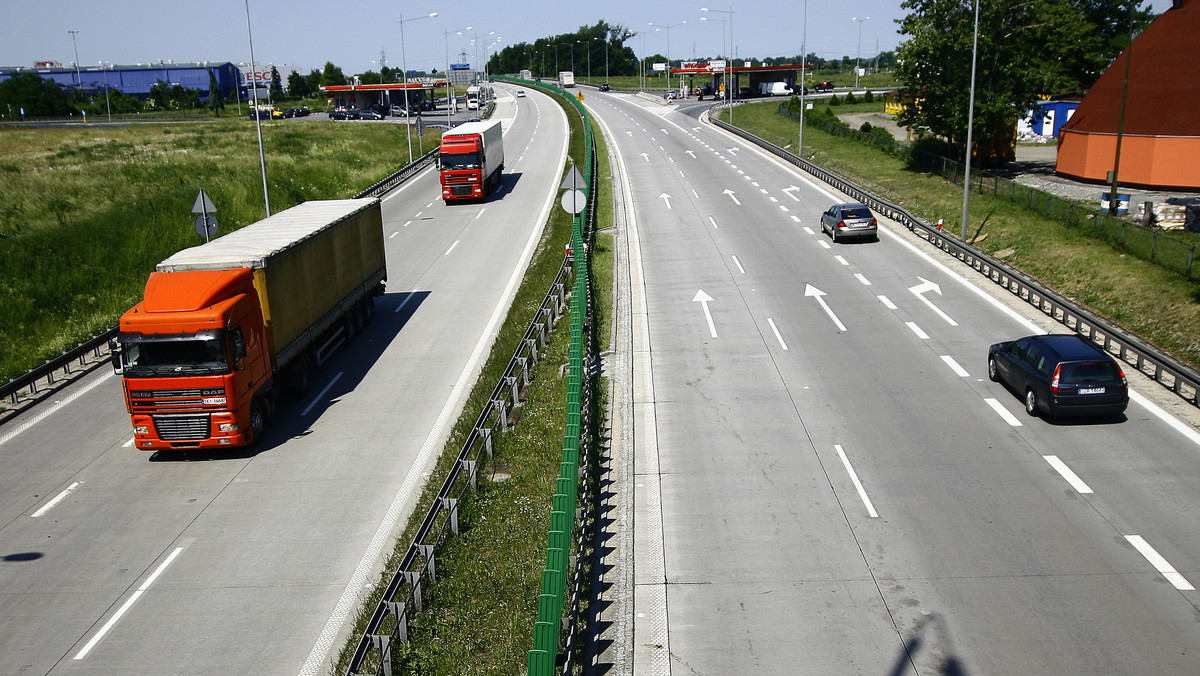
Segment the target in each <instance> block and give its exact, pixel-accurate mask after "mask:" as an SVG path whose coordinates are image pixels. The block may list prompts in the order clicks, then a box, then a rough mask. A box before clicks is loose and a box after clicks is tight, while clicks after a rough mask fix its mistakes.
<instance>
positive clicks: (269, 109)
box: [250, 106, 283, 120]
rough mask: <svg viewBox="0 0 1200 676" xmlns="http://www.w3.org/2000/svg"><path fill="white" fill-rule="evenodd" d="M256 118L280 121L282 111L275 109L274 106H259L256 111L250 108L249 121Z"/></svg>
mask: <svg viewBox="0 0 1200 676" xmlns="http://www.w3.org/2000/svg"><path fill="white" fill-rule="evenodd" d="M256 118H257V119H259V120H282V119H283V111H282V110H279V109H277V108H276V107H275V106H259V107H258V110H257V111H256V110H255V109H253V108H251V109H250V119H251V120H253V119H256Z"/></svg>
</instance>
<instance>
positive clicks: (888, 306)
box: [876, 296, 896, 310]
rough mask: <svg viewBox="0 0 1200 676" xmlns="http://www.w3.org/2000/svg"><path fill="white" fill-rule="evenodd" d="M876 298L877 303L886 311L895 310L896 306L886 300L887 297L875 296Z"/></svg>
mask: <svg viewBox="0 0 1200 676" xmlns="http://www.w3.org/2000/svg"><path fill="white" fill-rule="evenodd" d="M876 298H878V299H879V302H880V303H883V306H884V307H886V308H887V309H889V310H895V309H896V304H895V303H893V302H892V301H890V300H888V297H887V296H876Z"/></svg>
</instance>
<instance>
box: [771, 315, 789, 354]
mask: <svg viewBox="0 0 1200 676" xmlns="http://www.w3.org/2000/svg"><path fill="white" fill-rule="evenodd" d="M767 323H768V324H770V325H771V331H772V332H773V333H774V334H775V340H778V341H779V346H780V347H782V348H783V349H784V351H786V350H787V349H788V346H787V343H785V342H783V336H781V335H779V329H777V328H775V320H774V319H771V318H770V317H767Z"/></svg>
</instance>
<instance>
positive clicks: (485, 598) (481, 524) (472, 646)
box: [337, 102, 612, 674]
mask: <svg viewBox="0 0 1200 676" xmlns="http://www.w3.org/2000/svg"><path fill="white" fill-rule="evenodd" d="M561 105H564V107H565V109H566V112H567V119H568V120H569V121H570V125H571V141H570V146H569V150H568V152H569V153H570V156H571V157H572V158H573V159H574V160H575V162H576V163H577V164H578V163H581V162H582V161H583V150H584V142H583V131H582V122H581V121H580V119H579V116H578V114H577V113H576V112H575V111H574V109H573V108H571V107H569V106H567V105H566V104H565V102H564V103H562V104H561ZM600 167H601V168H600V175H601V177H603V176H606V175H607V174H608V169H607V162H606V161H603V159H602V163H601V165H600ZM602 183H603V181H602ZM602 190H603V188H602ZM608 194H609V195H611V193H608ZM603 195H604V193H602V194H601V195H599V196H598V197H599V198H600V201H603V200H604V199H605V198H604V197H603ZM607 199H611V197H608V198H607ZM608 212H610V213H611V208H610V209H608ZM609 218H611V215H610V216H609ZM571 221H572V219H571V217H570V216H569V215H568V214H567V213H566V212H565V211H563V210H562V209H559V208H554V209H552V210H551V216H550V219H549V222H548V223H547V225H546V229H545V233H544V234H543V236H542V239H541V241H540V242H539V244H538V248H537V250H536V252H535V253H534V257H533V260H532V261H531V263H530V267H529V270H528V271H527V272H526V275H525V279H524V280H523V282H522V284H521V287H520V289H519V290H518V291H517V296H516V299H515V300H514V301H513V305H512V309H511V310H510V311H509V314H508V317H507V318H506V319H505V322H504V325H503V327H502V328H501V330H500V333H499V335H498V336H497V338H496V343H495V346H494V347H493V349H492V353H491V356H490V357H489V359H488V360H487V362H486V363H485V365H484V367H483V370H482V372H481V374H480V376H479V379H478V380H477V381H476V384H475V386H474V388H473V389H472V392H471V394H470V395H469V397H468V401H467V403H466V406H465V408H464V414H463V416H462V418H461V419H460V420H459V421H458V423H457V424H456V425H455V427H454V429H453V431H452V432H451V434H450V438H449V440H448V441H447V443H446V445H445V447H444V448H443V449H442V452H441V455H440V458H439V460H438V463H437V466H436V468H435V469H434V470H433V473H432V475H431V476H432V477H433V478H432V479H431V481H430V483H429V484H428V485H427V486H426V487H425V489H424V491H423V493H422V496H421V498H420V500H419V501H418V504H417V506H416V508H415V509H414V512H413V517H412V519H411V520H410V522H409V524H408V525H407V527H406V528H405V530H404V533H403V534H402V535H401V537H400V538H399V539H398V541H397V545H396V550H395V552H394V553H393V555H392V557H391V560H390V561H389V562H388V563H387V565H386V567H385V572H384V574H383V576H382V577H381V580H380V582H379V584H377V585H376V588H375V589H374V591H373V592H372V594H371V595H370V596H369V597H368V598H367V599H366V600H365V601H364V603H363V606H362V607H361V608H360V614H359V616H358V618H357V620H356V624H355V635H354V637H353V638H352V642H351V643H350V644H347V646H345V647H344V648H343V650H342V653H341V654H340V655H339V658H338V663H337V671H338V672H339V673H340V672H342V671H344V670H345V668H346V666H347V665H348V664H349V660H350V657H351V656H352V654H353V650H354V644H355V643H356V642H357V636H358V635H361V632H362V631H363V629H364V628H365V626H366V623H367V621H368V620H369V619H370V616H371V613H372V612H374V609H375V606H376V605H377V604H378V602H379V599H380V598H381V596H382V591H383V587H384V586H385V585H386V583H387V582H388V581H389V580H390V579H391V576H392V571H394V570H395V569H396V567H397V566H398V565H399V562H400V559H401V558H402V557H403V555H404V552H405V550H406V549H407V547H408V543H409V542H411V541H412V538H413V537H414V535H415V533H416V530H417V528H419V526H420V524H421V521H422V520H423V518H424V516H425V514H426V513H428V511H429V506H430V505H431V504H432V501H433V499H434V498H435V497H436V495H437V491H438V489H439V488H440V486H441V481H442V479H441V477H445V476H446V475H447V473H448V472H449V470H450V468H451V466H452V464H453V463H454V462H455V459H456V457H457V454H458V451H459V449H460V448H462V445H463V443H464V442H465V440H466V438H467V436H468V434H469V433H470V431H471V427H472V426H473V425H474V422H475V418H476V417H477V416H478V412H479V411H480V410H482V407H483V406H484V404H485V403H486V401H487V397H488V396H489V395H490V393H491V390H492V388H493V387H494V386H495V384H496V382H497V380H498V379H499V377H500V375H501V374H502V372H503V370H504V368H505V366H506V365H507V363H508V360H509V358H511V356H512V354H513V352H514V350H515V349H516V346H517V344H518V342H519V341H520V340H521V338H522V337H523V335H524V331H525V329H526V328H527V327H528V326H529V323H530V321H532V319H533V317H534V316H535V315H536V313H537V311H538V308H539V306H540V303H541V301H542V299H543V298H544V296H545V293H546V291H547V290H548V289H549V288H550V284H551V282H552V281H553V279H554V277H555V275H556V274H557V271H558V269H559V265H560V264H561V263H562V258H563V250H564V249H563V247H564V246H565V244H566V243H567V241H569V239H570V233H571ZM598 241H599V242H600V244H596V245H593V247H592V250H593V252H594V251H595V250H596V249H598V248H601V247H604V248H605V250H606V251H608V252H609V254H608V255H609V256H611V244H608V245H607V246H605V245H604V244H603V243H604V242H605V241H607V238H600V239H599V240H598ZM602 260H607V263H601V264H600V265H605V264H607V265H608V266H609V267H610V268H611V265H612V259H611V257H609V258H607V259H602ZM608 277H609V279H611V270H610V271H609V275H608ZM595 296H596V298H597V299H599V298H602V297H605V296H611V291H609V290H606V289H602V288H597V290H596V292H595ZM610 302H611V301H610ZM603 307H611V305H610V304H609V305H606V306H601V308H603ZM605 311H606V310H604V309H598V310H595V317H594V318H593V322H594V323H595V325H598V326H606V322H607V319H605V318H606V317H607V316H608V315H604V314H602V313H603V312H605ZM569 324H570V315H569V314H568V315H567V316H565V317H563V318H562V319H561V320H560V323H559V326H560V327H563V328H565V327H567V326H569ZM605 339H607V336H605ZM568 344H569V337H568V336H567V335H566V332H565V331H561V332H558V333H556V334H553V335H552V336H551V340H550V343H549V345H548V347H547V355H546V357H545V358H544V359H543V360H542V361H541V362H540V363H539V365H538V367H537V368H536V369H535V370H534V372H533V382H532V384H531V386H530V387H529V388H527V391H526V394H527V396H528V399H527V400H526V401H525V402H524V403H523V404H522V406H521V408H520V413H519V422H518V424H517V425H516V426H515V427H514V428H513V429H512V430H510V431H509V432H508V433H506V434H502V435H499V436H498V437H496V440H495V445H494V460H493V461H492V463H490V464H489V466H487V467H485V468H483V469H482V471H481V477H482V478H481V480H480V482H479V487H478V489H477V490H476V491H475V492H474V493H473V494H470V495H469V497H468V499H467V500H466V504H465V505H463V507H462V512H461V513H460V516H459V527H460V529H461V531H462V535H460V536H459V537H457V538H453V539H451V540H450V541H449V543H448V545H447V546H446V547H444V549H443V551H439V552H438V553H437V572H438V579H437V583H436V584H434V585H432V586H431V587H429V588H426V589H425V590H424V601H425V609H424V611H423V612H421V613H418V614H416V615H415V616H414V617H412V618H411V619H410V621H409V627H408V636H409V642H408V643H407V644H405V645H404V646H403V647H402V648H399V649H398V650H397V654H396V660H395V662H394V664H395V666H396V668H397V669H399V670H401V672H400V673H406V674H513V673H518V672H524V669H525V665H526V660H527V655H528V651H529V650H530V649H531V648H532V647H533V627H534V622H535V621H536V619H537V596H538V594H539V592H540V591H541V580H542V569H543V568H544V567H545V556H546V534H547V531H548V528H549V521H550V501H551V498H552V496H553V494H554V489H555V481H556V479H557V478H558V476H559V463H560V461H561V460H562V443H563V433H564V425H565V420H566V379H565V378H563V377H561V374H560V371H559V369H560V367H561V366H562V365H564V364H566V363H567V361H568V356H567V347H568ZM497 474H503V475H505V476H507V477H508V478H506V479H505V480H504V481H491V480H490V477H492V476H494V475H497Z"/></svg>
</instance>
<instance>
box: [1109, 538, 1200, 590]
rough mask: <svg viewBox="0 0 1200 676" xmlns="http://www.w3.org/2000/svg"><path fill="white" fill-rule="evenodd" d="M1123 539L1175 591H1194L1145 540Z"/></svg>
mask: <svg viewBox="0 0 1200 676" xmlns="http://www.w3.org/2000/svg"><path fill="white" fill-rule="evenodd" d="M1125 539H1126V540H1128V541H1129V544H1131V545H1133V548H1134V549H1136V550H1138V551H1139V552H1141V554H1142V556H1144V557H1146V560H1147V561H1149V562H1150V565H1152V566H1154V569H1155V570H1157V571H1158V572H1160V573H1162V575H1163V577H1165V578H1167V581H1168V582H1170V583H1171V584H1172V585H1174V586H1175V588H1176V589H1178V590H1179V591H1191V590H1193V589H1195V587H1193V586H1192V583H1191V582H1188V581H1187V578H1186V577H1184V576H1183V575H1180V574H1179V571H1177V570H1175V567H1174V566H1172V565H1171V564H1170V563H1167V560H1166V559H1164V558H1163V557H1162V554H1159V553H1158V552H1157V551H1155V550H1154V548H1153V547H1151V546H1150V543H1149V542H1146V540H1145V538H1143V537H1142V536H1140V535H1126V536H1125Z"/></svg>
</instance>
